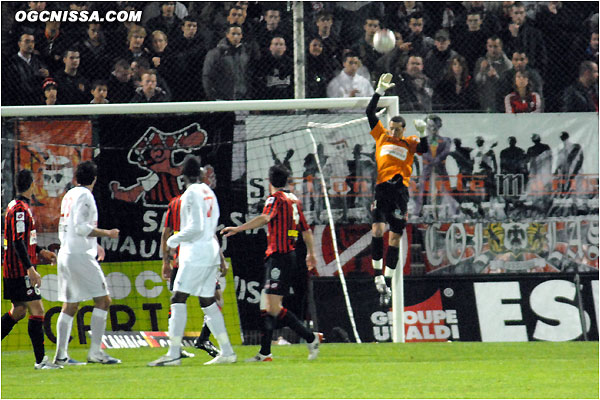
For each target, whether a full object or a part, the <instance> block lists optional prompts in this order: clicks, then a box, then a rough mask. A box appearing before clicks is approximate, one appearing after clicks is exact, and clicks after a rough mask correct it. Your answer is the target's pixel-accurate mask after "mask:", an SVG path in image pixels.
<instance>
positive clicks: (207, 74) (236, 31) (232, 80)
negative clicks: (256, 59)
mask: <svg viewBox="0 0 600 400" xmlns="http://www.w3.org/2000/svg"><path fill="white" fill-rule="evenodd" d="M242 37H243V35H242V27H241V26H239V25H230V26H228V27H227V28H226V30H225V37H224V38H223V39H221V41H220V42H219V44H218V45H217V47H215V48H214V49H212V50H210V51H209V52H208V54H207V55H206V59H205V60H204V67H203V68H202V84H203V86H204V93H205V95H206V97H207V99H209V100H243V99H247V98H248V97H247V96H248V86H249V83H248V65H249V63H250V61H251V58H250V54H249V52H248V51H247V49H246V47H245V46H244V43H242Z"/></svg>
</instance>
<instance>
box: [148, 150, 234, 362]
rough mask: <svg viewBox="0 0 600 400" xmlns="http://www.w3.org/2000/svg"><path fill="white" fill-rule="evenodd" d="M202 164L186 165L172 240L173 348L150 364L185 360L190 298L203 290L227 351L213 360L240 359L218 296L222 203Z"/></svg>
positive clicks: (206, 306)
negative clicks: (175, 263) (175, 255)
mask: <svg viewBox="0 0 600 400" xmlns="http://www.w3.org/2000/svg"><path fill="white" fill-rule="evenodd" d="M201 175H202V170H201V167H200V160H199V159H198V158H197V157H189V158H188V159H186V161H185V162H184V165H183V177H184V181H185V183H186V185H187V189H186V191H185V193H183V195H182V196H181V211H180V213H181V215H180V219H181V227H180V228H181V230H180V231H179V232H178V233H176V234H175V235H173V236H171V237H170V238H169V239H168V240H167V246H168V247H169V248H171V249H176V248H177V246H179V271H178V272H177V277H176V278H175V283H174V285H173V297H171V318H169V339H170V340H171V343H170V345H169V351H168V352H167V354H165V355H164V356H162V357H160V358H159V359H158V360H155V361H153V362H151V363H149V364H148V366H149V367H159V366H166V365H180V364H181V341H182V339H183V333H184V331H185V324H186V320H187V307H186V304H185V303H186V301H187V298H188V297H189V296H190V295H192V296H198V298H199V299H200V306H201V307H202V311H204V315H205V316H206V323H207V324H208V327H209V328H210V330H211V332H212V333H213V335H214V336H215V338H216V339H217V341H218V342H219V347H220V348H221V351H220V353H219V355H218V356H216V357H215V358H213V359H212V360H211V361H208V362H207V363H205V364H206V365H209V364H223V363H234V362H235V361H236V360H237V356H236V354H235V353H234V351H233V348H232V347H231V343H230V342H229V336H228V334H227V329H226V328H225V320H224V319H223V314H222V313H221V310H219V307H218V306H217V304H216V302H215V281H216V280H217V276H218V274H219V266H220V264H221V258H220V252H219V243H218V242H217V239H216V237H215V233H216V231H217V224H218V222H219V203H218V202H217V197H216V196H215V193H214V192H213V191H212V190H211V188H210V187H209V186H208V185H207V184H205V183H200V182H201V181H200V177H201Z"/></svg>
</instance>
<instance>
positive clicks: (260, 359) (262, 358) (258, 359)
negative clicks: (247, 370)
mask: <svg viewBox="0 0 600 400" xmlns="http://www.w3.org/2000/svg"><path fill="white" fill-rule="evenodd" d="M245 361H246V362H263V361H265V362H266V361H273V355H272V354H269V355H267V356H264V355H262V354H260V353H258V354H257V355H255V356H254V357H252V358H248V359H246V360H245Z"/></svg>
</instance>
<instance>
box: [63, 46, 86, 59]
mask: <svg viewBox="0 0 600 400" xmlns="http://www.w3.org/2000/svg"><path fill="white" fill-rule="evenodd" d="M69 52H73V53H79V55H80V56H81V52H80V51H79V49H78V48H76V47H67V49H66V50H65V51H63V55H62V56H63V58H67V56H68V55H69Z"/></svg>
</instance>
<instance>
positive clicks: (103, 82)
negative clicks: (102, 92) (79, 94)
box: [91, 79, 108, 90]
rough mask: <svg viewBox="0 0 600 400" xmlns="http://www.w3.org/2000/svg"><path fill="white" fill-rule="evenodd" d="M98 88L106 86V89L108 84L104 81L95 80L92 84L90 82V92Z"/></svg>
mask: <svg viewBox="0 0 600 400" xmlns="http://www.w3.org/2000/svg"><path fill="white" fill-rule="evenodd" d="M98 86H106V87H108V84H107V83H106V81H103V80H102V79H96V80H95V81H94V82H92V89H91V90H94V89H96V88H97V87H98Z"/></svg>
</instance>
